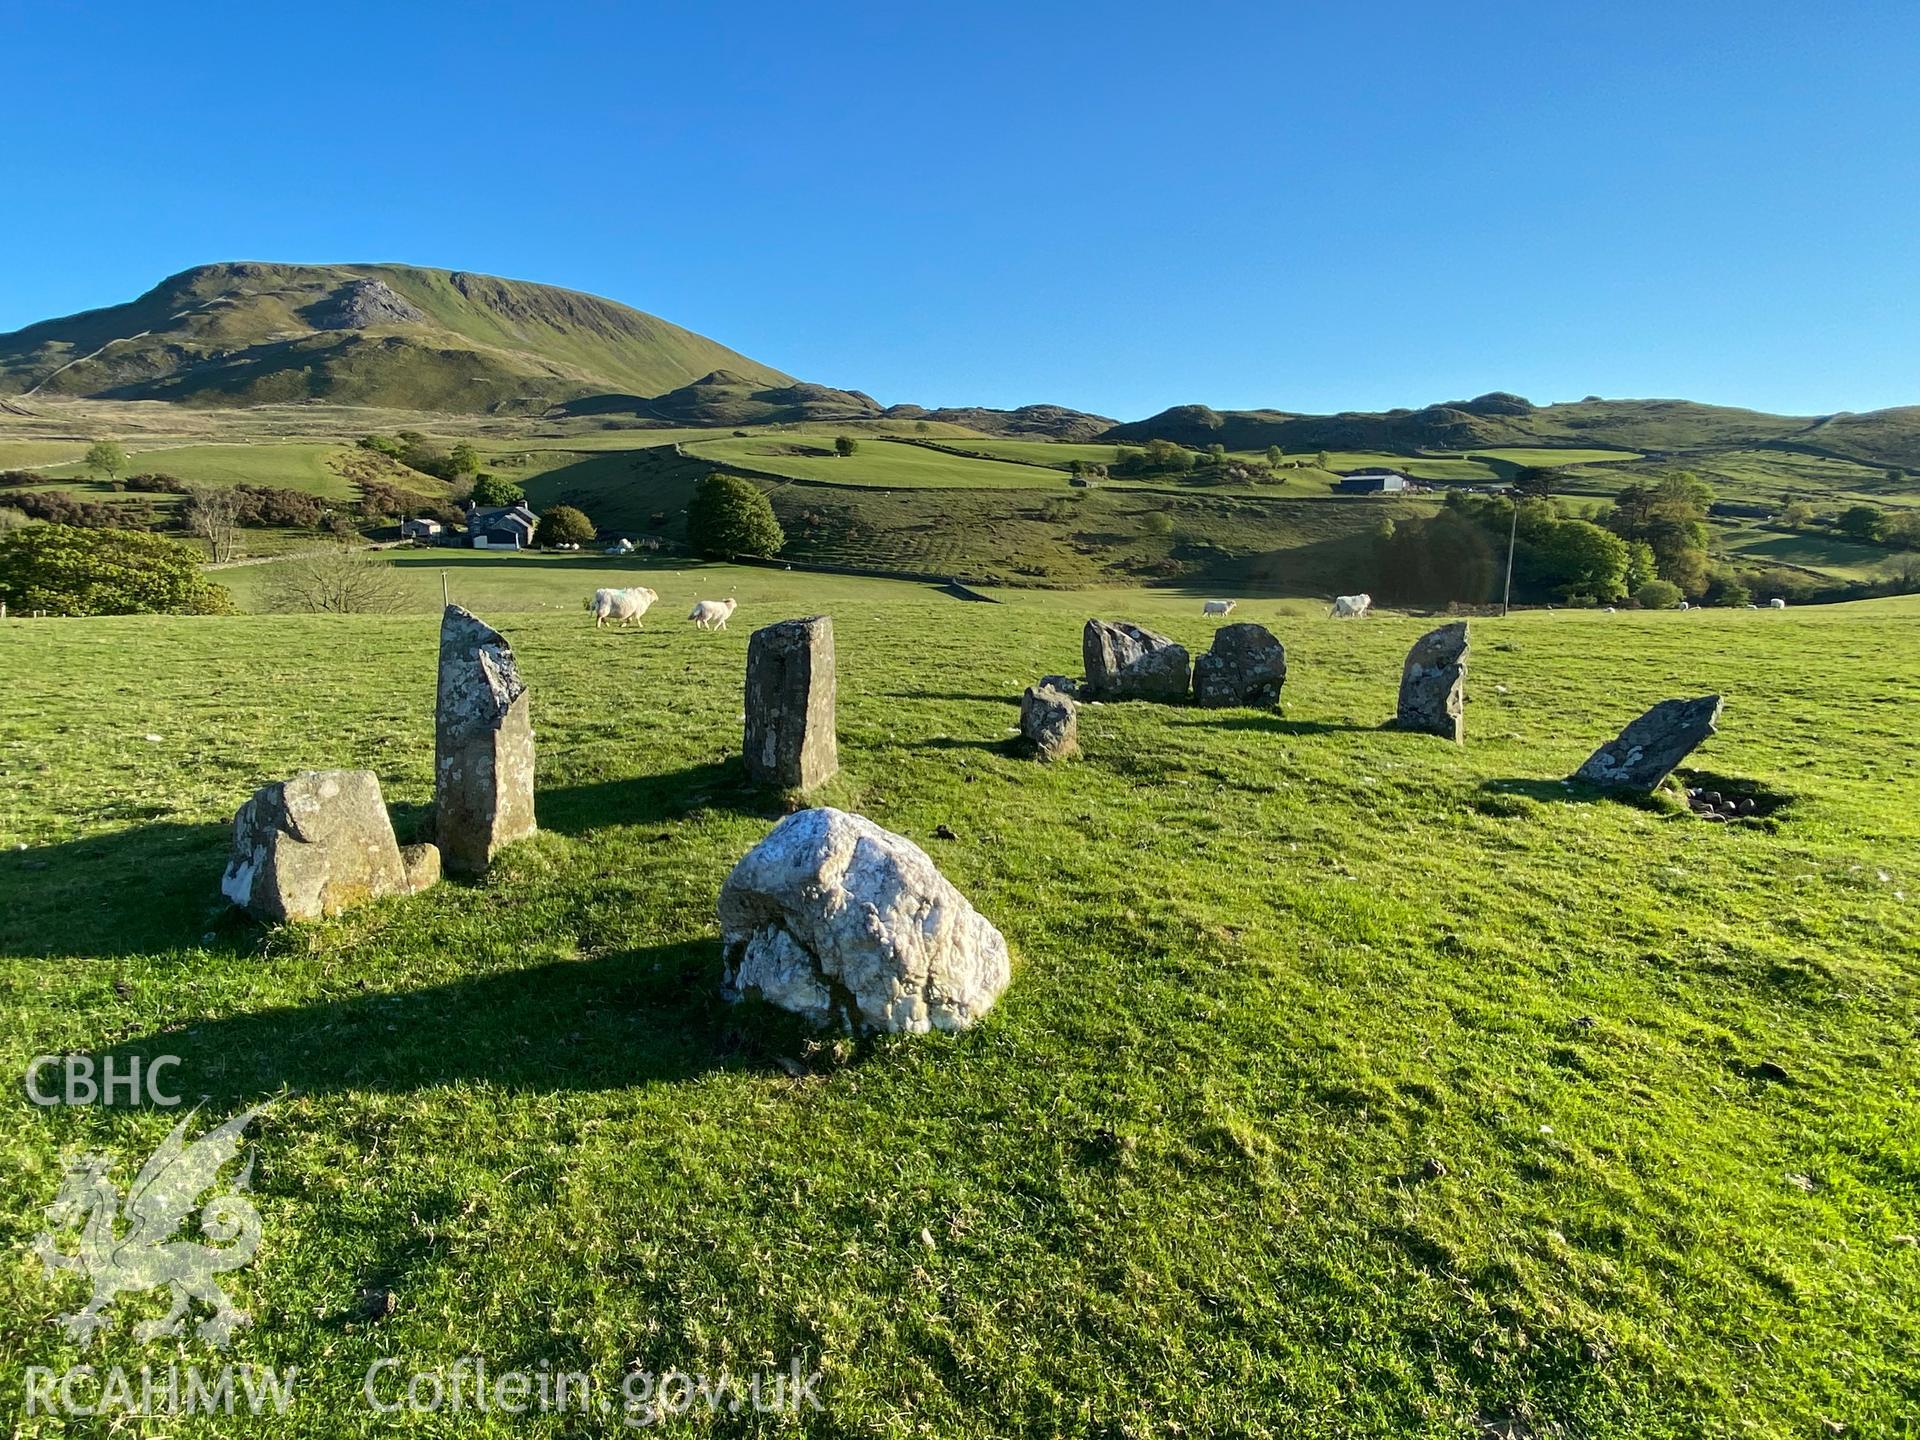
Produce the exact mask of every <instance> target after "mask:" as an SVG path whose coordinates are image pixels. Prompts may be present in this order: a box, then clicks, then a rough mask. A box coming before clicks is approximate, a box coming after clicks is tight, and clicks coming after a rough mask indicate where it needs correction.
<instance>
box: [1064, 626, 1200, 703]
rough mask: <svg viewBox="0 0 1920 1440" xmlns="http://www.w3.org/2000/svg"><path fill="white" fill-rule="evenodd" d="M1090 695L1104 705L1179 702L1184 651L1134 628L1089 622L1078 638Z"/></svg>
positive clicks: (1185, 671)
mask: <svg viewBox="0 0 1920 1440" xmlns="http://www.w3.org/2000/svg"><path fill="white" fill-rule="evenodd" d="M1080 655H1081V659H1082V661H1083V662H1084V664H1085V666H1086V671H1087V683H1086V686H1085V691H1086V693H1087V694H1089V695H1094V696H1098V697H1099V698H1101V699H1104V700H1184V699H1185V698H1186V696H1187V685H1188V680H1189V676H1190V674H1191V671H1192V667H1191V666H1190V665H1189V664H1188V662H1187V647H1186V646H1184V645H1181V644H1178V643H1176V642H1174V641H1172V640H1169V639H1168V638H1167V637H1166V636H1164V635H1160V634H1157V633H1155V632H1154V631H1152V630H1146V629H1142V628H1141V627H1140V626H1138V625H1128V624H1126V623H1124V622H1109V621H1106V620H1089V621H1087V628H1086V629H1085V630H1084V631H1082V632H1081V635H1080Z"/></svg>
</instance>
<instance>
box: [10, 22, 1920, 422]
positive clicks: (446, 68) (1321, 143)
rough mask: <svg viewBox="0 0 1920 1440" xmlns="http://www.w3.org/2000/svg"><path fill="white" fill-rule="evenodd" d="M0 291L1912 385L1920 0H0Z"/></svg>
mask: <svg viewBox="0 0 1920 1440" xmlns="http://www.w3.org/2000/svg"><path fill="white" fill-rule="evenodd" d="M0 54H4V55H5V57H6V63H5V66H4V73H5V74H6V76H7V80H8V87H7V88H8V96H7V98H8V104H7V122H6V125H7V135H6V143H5V145H4V146H0V194H4V195H5V196H6V198H7V200H8V202H9V203H8V205H7V207H6V211H7V220H8V223H5V224H3V225H0V330H7V329H13V328H17V327H18V326H21V325H25V324H27V323H30V322H32V321H34V320H39V319H44V318H46V317H48V316H52V315H57V314H64V313H67V312H70V311H74V310H79V309H85V308H90V307H94V306H99V305H106V304H112V303H115V302H118V301H121V300H125V299H130V298H131V297H132V296H134V295H135V294H137V293H139V292H140V291H142V290H145V289H147V288H148V287H150V286H151V285H152V284H153V283H154V282H156V281H157V280H159V279H160V278H161V277H162V276H164V275H167V274H169V273H172V272H173V271H176V270H180V269H184V268H186V267H187V266H189V265H194V264H199V263H202V262H205V261H211V260H225V259H257V260H292V261H326V260H404V261H409V262H412V263H416V264H423V265H439V266H446V267H449V268H455V269H468V270H479V271H485V272H489V273H493V274H500V275H508V276H513V277H517V278H521V279H530V280H541V281H546V282H550V283H553V284H558V285H565V286H570V287H573V288H576V289H581V290H587V291H592V292H594V293H597V294H601V295H606V296H610V297H612V298H614V299H618V300H622V301H625V302H627V303H628V304H632V305H636V306H638V307H639V308H641V309H643V310H649V311H652V312H654V313H656V314H659V315H662V316H665V317H666V318H668V319H670V320H673V321H676V322H678V323H680V324H683V325H687V326H689V327H691V328H693V329H695V330H699V331H701V332H703V333H705V334H708V335H711V336H713V337H714V338H715V339H718V340H720V341H722V342H723V343H726V344H728V345H731V346H733V347H734V348H735V349H738V350H741V351H743V352H745V353H746V354H748V355H751V356H754V357H755V358H757V359H760V360H763V361H766V362H767V363H769V364H773V365H777V366H779V367H781V368H783V369H786V370H789V371H791V372H793V373H795V374H798V375H801V376H804V377H805V378H808V379H813V380H819V381H823V382H826V383H829V384H836V385H844V386H852V387H857V388H860V389H864V390H867V391H870V392H871V393H873V394H875V395H876V396H878V397H879V398H880V399H881V400H883V401H886V402H889V403H890V402H894V401H902V400H912V401H916V402H920V403H923V404H960V403H978V404H995V405H1013V404H1020V403H1024V402H1028V401H1051V402H1057V403H1062V404H1068V405H1074V406H1078V407H1082V408H1086V409H1092V410H1097V411H1101V412H1104V413H1106V414H1110V415H1116V416H1120V417H1122V418H1137V417H1139V416H1142V415H1145V414H1148V413H1150V412H1152V411H1155V410H1158V409H1161V408H1163V407H1164V406H1167V405H1170V404H1179V403H1185V402H1188V401H1204V402H1206V403H1209V404H1212V405H1215V406H1217V407H1221V408H1234V407H1247V406H1256V405H1270V406H1275V407H1280V408H1285V409H1298V410H1332V409H1342V408H1356V409H1360V408H1380V407H1386V406H1392V405H1419V404H1424V403H1427V402H1431V401H1436V400H1443V399H1448V398H1455V397H1461V396H1467V395H1472V394H1477V393H1480V392H1482V391H1486V390H1490V389H1496V388H1498V389H1511V390H1517V391H1520V392H1521V393H1524V394H1527V395H1529V396H1531V397H1532V398H1534V399H1535V400H1539V401H1545V400H1551V399H1576V398H1578V397H1580V396H1581V395H1584V394H1588V393H1598V394H1603V395H1613V396H1625V395H1641V396H1646V395H1665V396H1686V397H1688V398H1693V399H1702V400H1710V401H1717V402H1721V403H1727V404H1744V405H1751V406H1754V407H1756V408H1761V409H1772V410H1782V411H1789V412H1796V413H1818V412H1826V411H1830V410H1838V409H1853V410H1865V409H1873V408H1877V407H1880V406H1885V405H1895V404H1913V403H1920V323H1916V322H1920V303H1916V298H1915V297H1916V294H1917V293H1920V223H1916V222H1920V101H1916V100H1915V99H1914V93H1915V89H1916V84H1915V74H1916V73H1917V72H1916V63H1915V62H1916V60H1920V6H1916V5H1913V4H1911V3H1908V0H1898V3H1892V0H1889V3H1878V0H1848V3H1846V4H1843V5H1832V4H1769V3H1764V0H1748V3H1740V4H1734V3H1726V4H1721V3H1696V0H1667V3H1663V4H1641V3H1634V0H1627V3H1614V4H1610V5H1606V6H1573V5H1559V4H1547V3H1533V4H1526V5H1521V4H1475V3H1472V0H1456V3H1453V4H1449V5H1444V6H1442V5H1431V4H1411V3H1398V0H1375V3H1370V4H1366V5H1335V4H1331V3H1328V4H1313V5H1304V4H1287V3H1267V4H1214V3H1208V0H1193V3H1187V4H1181V5H1169V4H1145V3H1128V0H1110V3H1104V4H1098V5H1096V4H1092V3H1084V4H1077V5H1070V4H1055V3H1048V0H1027V3H1015V4H967V5H946V4H912V3H907V4H898V3H895V4H888V5H884V6H882V5H849V4H834V3H812V4H805V5H801V4H794V3H792V0H783V3H779V4H766V5H763V4H758V3H737V0H736V3H728V4H722V5H689V4H684V3H679V4H651V3H649V4H642V3H631V4H608V5H579V4H566V3H553V4H545V5H531V4H528V5H504V4H485V3H469V4H461V5H454V4H438V5H434V4H418V5H408V4H404V3H390V4H385V5H380V6H372V5H366V6H356V5H331V6H319V7H314V6H305V7H292V6H268V5H257V4H256V5H247V6H239V5H224V4H217V3H213V4H200V5H195V6H191V7H175V6H160V5H143V6H134V5H131V4H128V5H121V6H109V5H97V6H85V7H83V6H80V5H77V4H61V3H52V0H36V3H26V4H21V3H13V0H0Z"/></svg>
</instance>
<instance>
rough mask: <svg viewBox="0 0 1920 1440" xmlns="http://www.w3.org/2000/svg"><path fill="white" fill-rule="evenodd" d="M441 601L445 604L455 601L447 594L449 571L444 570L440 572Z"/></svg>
mask: <svg viewBox="0 0 1920 1440" xmlns="http://www.w3.org/2000/svg"><path fill="white" fill-rule="evenodd" d="M440 603H441V605H443V606H445V605H451V604H452V603H453V601H452V599H451V598H449V596H448V595H447V572H446V571H444V570H442V571H441V572H440Z"/></svg>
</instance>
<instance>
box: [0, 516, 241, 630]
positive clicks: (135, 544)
mask: <svg viewBox="0 0 1920 1440" xmlns="http://www.w3.org/2000/svg"><path fill="white" fill-rule="evenodd" d="M0 600H4V601H5V602H6V603H7V605H8V606H9V607H10V608H12V609H13V610H16V611H20V610H45V611H47V612H49V613H50V614H54V615H157V614H171V615H223V614H226V613H228V612H229V611H231V610H232V609H233V597H232V596H231V595H230V594H228V593H227V591H226V589H225V588H224V587H222V586H219V585H215V584H212V583H210V582H209V581H207V580H206V579H205V578H203V577H202V576H201V574H200V557H199V556H197V555H196V554H194V552H193V551H192V550H191V549H190V548H189V547H187V546H186V545H183V544H181V543H180V542H179V541H178V540H169V539H167V538H165V537H164V536H160V535H149V534H147V533H145V532H144V531H139V530H83V529H81V528H79V527H77V526H72V525H29V526H27V527H26V528H25V529H22V530H12V531H9V532H7V533H6V534H0Z"/></svg>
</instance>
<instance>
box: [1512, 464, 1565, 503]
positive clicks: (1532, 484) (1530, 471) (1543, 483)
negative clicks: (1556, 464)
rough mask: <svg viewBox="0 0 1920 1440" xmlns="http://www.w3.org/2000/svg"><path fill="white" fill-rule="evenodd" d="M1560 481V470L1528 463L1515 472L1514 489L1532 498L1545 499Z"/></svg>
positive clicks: (1515, 491)
mask: <svg viewBox="0 0 1920 1440" xmlns="http://www.w3.org/2000/svg"><path fill="white" fill-rule="evenodd" d="M1559 483H1560V472H1559V471H1558V470H1550V469H1548V468H1547V467H1546V466H1544V465H1528V466H1526V467H1524V468H1523V469H1521V470H1518V471H1516V472H1515V474H1514V477H1513V481H1512V484H1513V491H1514V494H1516V495H1522V496H1525V497H1526V498H1528V499H1530V500H1545V499H1546V498H1547V497H1548V496H1550V495H1551V494H1553V492H1554V488H1555V487H1556V486H1557V485H1558V484H1559Z"/></svg>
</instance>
